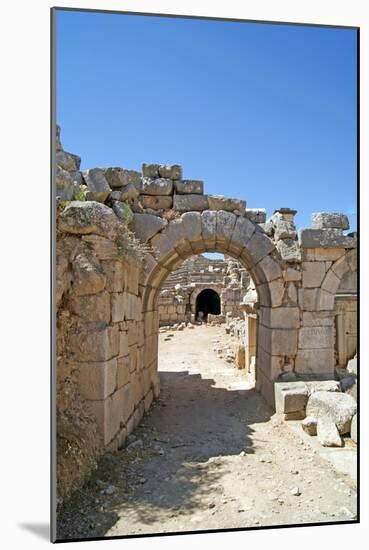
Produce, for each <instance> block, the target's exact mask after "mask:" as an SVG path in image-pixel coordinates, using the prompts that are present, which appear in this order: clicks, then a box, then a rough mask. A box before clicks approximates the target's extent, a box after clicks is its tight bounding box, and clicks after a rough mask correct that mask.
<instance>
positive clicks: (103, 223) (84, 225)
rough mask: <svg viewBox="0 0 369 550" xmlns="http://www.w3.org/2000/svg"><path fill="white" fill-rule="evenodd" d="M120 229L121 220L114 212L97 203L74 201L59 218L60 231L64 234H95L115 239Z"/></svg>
mask: <svg viewBox="0 0 369 550" xmlns="http://www.w3.org/2000/svg"><path fill="white" fill-rule="evenodd" d="M119 227H120V223H119V220H118V218H117V216H116V215H115V214H114V212H113V210H112V209H111V208H109V207H108V206H106V205H105V204H101V203H99V202H95V201H73V202H71V203H70V204H69V205H68V206H67V207H66V208H65V210H64V211H63V212H62V213H61V215H60V217H59V229H60V230H61V231H63V232H64V233H73V234H77V235H88V234H90V233H94V234H95V235H101V236H103V237H107V238H109V239H114V238H115V237H116V236H117V233H118V231H119Z"/></svg>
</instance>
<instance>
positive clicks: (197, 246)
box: [136, 210, 298, 405]
mask: <svg viewBox="0 0 369 550" xmlns="http://www.w3.org/2000/svg"><path fill="white" fill-rule="evenodd" d="M140 217H142V215H137V216H136V218H137V220H136V227H137V224H138V223H139V221H140V220H139V218H140ZM163 225H164V224H163ZM147 243H148V244H149V245H150V246H151V247H152V249H153V251H154V253H153V254H150V255H148V257H147V258H146V262H145V277H144V280H143V281H142V285H143V311H144V313H145V317H146V318H147V319H148V320H147V322H146V323H145V342H146V346H145V347H146V348H147V351H146V353H145V357H146V358H147V360H148V361H149V363H146V364H145V367H146V368H147V367H149V370H150V372H151V377H152V383H153V384H154V385H158V384H159V379H158V375H157V348H158V345H157V338H158V315H157V302H158V296H159V292H160V288H161V285H162V283H163V281H164V280H165V279H166V277H168V275H169V273H170V272H171V271H173V270H174V269H176V268H177V267H178V266H179V265H180V264H181V263H182V262H183V261H184V260H185V259H187V258H188V257H189V256H192V255H194V254H201V253H204V252H221V253H223V254H227V255H228V256H232V257H233V258H235V259H237V260H238V261H239V262H240V263H241V264H242V265H243V267H245V269H247V270H248V272H249V273H250V274H251V276H252V278H253V280H254V282H255V287H256V291H257V294H258V308H259V311H260V314H259V316H258V342H257V375H256V381H257V388H258V389H259V390H260V391H261V393H262V394H263V396H264V397H265V399H266V400H267V401H268V402H269V403H271V404H272V405H273V404H274V380H276V379H277V378H278V376H279V374H280V372H281V368H282V366H283V364H284V363H285V362H286V361H287V362H288V361H289V357H290V356H291V355H293V354H295V353H296V346H297V337H298V335H297V332H298V331H297V327H296V326H295V325H294V323H293V316H292V317H291V316H290V317H291V318H292V324H291V322H288V321H286V322H283V324H282V323H281V321H280V318H281V317H283V316H284V314H285V313H286V312H285V309H286V308H283V307H282V304H283V295H284V290H285V284H284V280H283V276H282V275H283V272H282V268H283V264H282V261H281V259H280V256H279V253H278V251H277V250H276V248H275V245H274V242H273V241H272V240H271V239H270V238H269V237H268V236H267V235H266V234H265V233H264V232H263V231H262V229H261V228H260V227H259V226H258V225H257V224H256V223H253V222H251V221H250V220H249V219H247V218H245V217H242V216H239V215H236V214H234V213H232V212H226V211H222V210H220V211H212V210H205V211H203V212H201V213H200V212H186V213H184V214H182V216H180V217H179V218H177V219H174V220H172V221H170V222H168V223H166V224H165V225H164V226H161V227H158V231H157V232H156V234H154V235H151V237H150V238H148V239H147ZM277 309H279V312H280V315H279V317H278V315H276V310H277ZM289 309H290V308H289ZM288 313H290V312H288ZM277 317H278V322H277V321H275V319H276V318H277ZM286 317H287V318H288V315H287V316H286ZM274 326H277V327H278V328H274ZM282 326H283V328H281V327H282Z"/></svg>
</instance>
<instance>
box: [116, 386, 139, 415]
mask: <svg viewBox="0 0 369 550" xmlns="http://www.w3.org/2000/svg"><path fill="white" fill-rule="evenodd" d="M115 393H116V394H117V397H116V399H117V408H118V414H119V418H120V422H124V423H125V424H127V421H128V419H129V417H130V416H131V414H132V413H133V410H134V398H133V392H132V387H131V383H130V382H129V383H128V384H126V385H125V386H123V387H122V388H120V389H119V390H117V391H116V392H115ZM113 397H114V394H113Z"/></svg>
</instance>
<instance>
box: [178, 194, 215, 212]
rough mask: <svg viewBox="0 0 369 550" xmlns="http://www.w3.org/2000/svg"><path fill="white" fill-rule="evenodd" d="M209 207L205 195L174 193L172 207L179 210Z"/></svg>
mask: <svg viewBox="0 0 369 550" xmlns="http://www.w3.org/2000/svg"><path fill="white" fill-rule="evenodd" d="M208 208H209V205H208V197H207V195H174V197H173V209H174V210H178V211H179V212H190V211H192V210H195V211H203V210H207V209H208Z"/></svg>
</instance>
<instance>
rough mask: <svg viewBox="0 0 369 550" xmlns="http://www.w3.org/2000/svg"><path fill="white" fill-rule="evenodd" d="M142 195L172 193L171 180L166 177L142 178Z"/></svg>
mask: <svg viewBox="0 0 369 550" xmlns="http://www.w3.org/2000/svg"><path fill="white" fill-rule="evenodd" d="M142 194H143V195H155V196H157V195H172V194H173V182H172V180H171V179H168V178H146V177H144V178H142Z"/></svg>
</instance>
